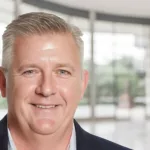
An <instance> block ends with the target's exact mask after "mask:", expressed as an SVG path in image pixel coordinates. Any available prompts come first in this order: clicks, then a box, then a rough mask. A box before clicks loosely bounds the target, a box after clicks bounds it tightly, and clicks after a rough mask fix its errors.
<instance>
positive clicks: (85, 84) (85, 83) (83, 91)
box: [81, 70, 89, 98]
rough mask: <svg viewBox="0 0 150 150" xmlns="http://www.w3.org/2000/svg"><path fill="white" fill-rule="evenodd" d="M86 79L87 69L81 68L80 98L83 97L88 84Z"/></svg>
mask: <svg viewBox="0 0 150 150" xmlns="http://www.w3.org/2000/svg"><path fill="white" fill-rule="evenodd" d="M88 81H89V73H88V71H87V70H83V73H82V95H81V98H82V97H83V95H84V93H85V90H86V88H87V85H88Z"/></svg>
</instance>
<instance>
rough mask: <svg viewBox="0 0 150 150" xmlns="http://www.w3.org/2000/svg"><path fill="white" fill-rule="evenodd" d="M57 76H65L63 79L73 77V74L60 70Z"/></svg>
mask: <svg viewBox="0 0 150 150" xmlns="http://www.w3.org/2000/svg"><path fill="white" fill-rule="evenodd" d="M57 74H58V75H59V76H63V77H66V76H69V75H71V73H70V72H69V71H67V70H64V69H59V70H58V71H57Z"/></svg>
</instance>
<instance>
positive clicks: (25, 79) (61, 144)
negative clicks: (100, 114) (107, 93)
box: [0, 13, 128, 150]
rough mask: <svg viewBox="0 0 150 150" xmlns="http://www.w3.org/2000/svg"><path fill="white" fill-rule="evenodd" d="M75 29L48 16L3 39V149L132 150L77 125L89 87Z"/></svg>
mask: <svg viewBox="0 0 150 150" xmlns="http://www.w3.org/2000/svg"><path fill="white" fill-rule="evenodd" d="M81 35H82V34H81V32H80V30H79V29H78V28H77V27H74V26H71V25H69V24H67V23H66V22H65V21H64V20H63V19H61V18H59V17H57V16H55V15H52V14H47V13H29V14H24V15H22V16H19V17H18V18H17V19H16V20H14V21H12V23H10V24H9V25H8V26H7V28H6V31H5V32H4V35H3V60H2V67H1V73H0V89H1V94H2V96H3V97H7V101H8V114H7V116H5V117H4V118H3V120H2V121H1V123H0V150H7V149H8V150H14V149H17V150H128V149H127V148H125V147H122V146H119V145H117V144H114V143H112V142H109V141H107V140H105V139H102V138H99V137H96V136H94V135H91V134H89V133H87V132H86V131H84V130H83V129H82V128H81V127H80V126H79V125H78V123H77V122H76V121H75V120H73V116H74V113H75V110H76V107H77V105H78V103H79V101H80V99H81V98H82V96H83V94H84V91H85V89H86V86H87V82H88V72H87V71H85V70H83V68H82V61H83V42H82V40H81Z"/></svg>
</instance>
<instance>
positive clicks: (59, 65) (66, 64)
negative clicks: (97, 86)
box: [55, 63, 75, 72]
mask: <svg viewBox="0 0 150 150" xmlns="http://www.w3.org/2000/svg"><path fill="white" fill-rule="evenodd" d="M55 66H56V68H61V67H62V68H63V67H66V68H70V69H71V70H72V71H73V72H74V71H75V68H74V67H73V66H72V65H71V64H68V63H59V64H56V65H55Z"/></svg>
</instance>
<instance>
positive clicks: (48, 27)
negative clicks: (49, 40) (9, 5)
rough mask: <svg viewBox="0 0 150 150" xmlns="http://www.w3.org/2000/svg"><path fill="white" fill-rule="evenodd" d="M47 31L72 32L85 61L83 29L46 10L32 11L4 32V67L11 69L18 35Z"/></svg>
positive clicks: (44, 32) (45, 32) (40, 33)
mask: <svg viewBox="0 0 150 150" xmlns="http://www.w3.org/2000/svg"><path fill="white" fill-rule="evenodd" d="M47 33H51V34H53V33H71V35H72V36H73V38H74V40H75V43H76V44H77V46H78V48H79V51H80V56H81V63H83V53H84V45H83V41H82V38H81V36H82V32H81V30H80V29H79V28H78V27H76V26H74V25H71V24H68V23H67V22H65V20H63V19H62V18H60V17H58V16H56V15H54V14H49V13H44V12H31V13H27V14H23V15H20V16H19V17H18V18H17V19H15V20H13V21H12V22H11V23H10V24H9V25H8V26H7V27H6V30H5V32H4V34H3V53H2V67H4V68H5V69H6V70H7V69H9V67H10V65H11V61H12V57H13V44H14V41H15V38H16V37H17V36H28V35H36V34H37V35H43V34H47Z"/></svg>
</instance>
